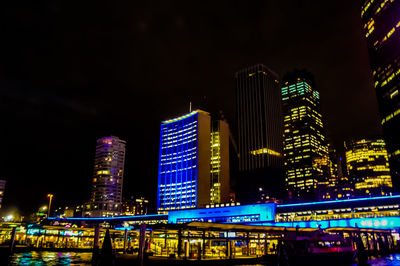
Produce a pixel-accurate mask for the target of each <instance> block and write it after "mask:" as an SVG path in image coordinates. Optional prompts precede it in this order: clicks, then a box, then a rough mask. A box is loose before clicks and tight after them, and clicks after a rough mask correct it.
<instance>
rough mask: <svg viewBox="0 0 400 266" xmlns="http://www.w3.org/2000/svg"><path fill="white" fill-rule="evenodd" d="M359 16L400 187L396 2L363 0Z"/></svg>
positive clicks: (399, 15)
mask: <svg viewBox="0 0 400 266" xmlns="http://www.w3.org/2000/svg"><path fill="white" fill-rule="evenodd" d="M361 17H362V22H363V26H364V32H365V36H366V38H367V42H368V50H369V55H370V59H371V67H372V73H373V79H374V86H375V90H376V95H377V98H378V104H379V113H380V116H381V119H382V120H381V124H382V128H383V133H384V138H385V140H386V144H387V150H388V155H389V161H390V168H391V173H392V177H393V182H394V185H395V188H397V190H399V189H400V137H399V136H400V1H387V0H375V1H371V0H364V1H363V2H362V6H361Z"/></svg>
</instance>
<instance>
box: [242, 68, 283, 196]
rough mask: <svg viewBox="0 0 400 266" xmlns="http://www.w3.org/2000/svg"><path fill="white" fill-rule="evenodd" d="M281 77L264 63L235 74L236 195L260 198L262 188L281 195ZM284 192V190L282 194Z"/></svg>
mask: <svg viewBox="0 0 400 266" xmlns="http://www.w3.org/2000/svg"><path fill="white" fill-rule="evenodd" d="M278 80H279V77H278V75H277V74H276V73H274V72H273V71H272V70H270V69H269V68H268V67H266V66H265V65H262V64H258V65H254V66H250V67H247V68H244V69H242V70H240V71H238V72H237V73H236V74H235V83H236V119H237V126H238V132H237V134H238V138H237V139H238V153H239V177H238V180H237V183H236V188H235V190H236V198H237V199H238V200H239V201H241V202H251V201H253V202H254V201H258V200H259V199H258V196H257V195H258V194H259V190H260V188H262V189H263V191H265V192H266V193H268V194H274V193H275V195H274V196H281V194H282V193H283V191H280V188H282V187H283V178H284V177H283V171H282V166H283V162H282V105H281V96H280V89H279V81H278ZM279 192H280V193H279Z"/></svg>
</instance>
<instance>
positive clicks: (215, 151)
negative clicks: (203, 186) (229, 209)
mask: <svg viewBox="0 0 400 266" xmlns="http://www.w3.org/2000/svg"><path fill="white" fill-rule="evenodd" d="M229 136H230V130H229V125H228V123H227V122H226V121H225V120H215V121H212V125H211V145H210V153H211V154H210V156H211V157H210V204H218V203H226V202H228V201H229V187H230V184H229V179H230V176H229Z"/></svg>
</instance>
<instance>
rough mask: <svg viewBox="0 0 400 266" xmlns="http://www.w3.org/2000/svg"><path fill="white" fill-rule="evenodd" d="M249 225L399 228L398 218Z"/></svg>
mask: <svg viewBox="0 0 400 266" xmlns="http://www.w3.org/2000/svg"><path fill="white" fill-rule="evenodd" d="M248 224H250V225H264V226H279V227H297V226H298V227H300V228H318V227H319V226H320V227H321V229H327V228H335V227H342V228H343V227H352V228H372V229H397V228H399V227H400V217H398V216H393V217H375V218H350V219H337V220H322V221H293V222H277V223H248Z"/></svg>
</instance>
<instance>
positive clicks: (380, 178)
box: [345, 138, 392, 195]
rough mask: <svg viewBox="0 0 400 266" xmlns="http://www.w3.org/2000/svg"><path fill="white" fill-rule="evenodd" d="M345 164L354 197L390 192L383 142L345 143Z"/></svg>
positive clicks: (390, 179)
mask: <svg viewBox="0 0 400 266" xmlns="http://www.w3.org/2000/svg"><path fill="white" fill-rule="evenodd" d="M345 148H346V163H347V171H348V174H349V178H350V180H351V181H352V183H353V184H354V189H355V194H356V195H385V194H386V193H388V192H390V191H391V188H392V178H391V176H390V169H389V162H388V155H387V151H386V147H385V141H384V140H383V139H379V138H369V139H361V140H357V141H347V142H346V143H345Z"/></svg>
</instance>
